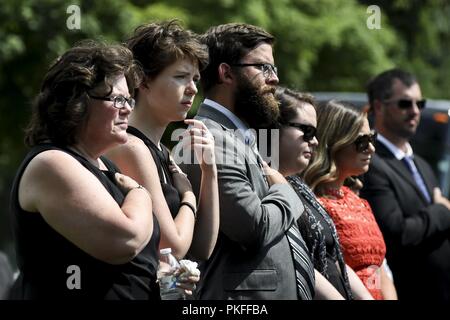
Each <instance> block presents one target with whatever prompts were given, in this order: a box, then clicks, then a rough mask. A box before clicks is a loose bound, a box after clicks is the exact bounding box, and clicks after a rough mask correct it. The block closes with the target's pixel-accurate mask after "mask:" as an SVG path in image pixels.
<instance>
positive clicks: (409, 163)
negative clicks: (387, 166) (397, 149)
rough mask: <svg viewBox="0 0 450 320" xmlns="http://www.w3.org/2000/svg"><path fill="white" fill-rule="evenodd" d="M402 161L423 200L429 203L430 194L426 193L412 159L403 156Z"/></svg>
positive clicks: (423, 183)
mask: <svg viewBox="0 0 450 320" xmlns="http://www.w3.org/2000/svg"><path fill="white" fill-rule="evenodd" d="M402 161H403V163H405V164H406V167H407V168H408V169H409V171H410V172H411V174H412V176H413V178H414V181H416V185H417V187H419V189H420V191H421V192H422V194H423V195H424V197H425V199H427V201H428V203H431V197H430V194H429V193H428V190H427V187H426V186H425V182H424V181H423V178H422V176H421V175H420V173H419V171H418V170H417V167H416V165H415V163H414V161H413V159H412V157H411V156H405V157H404V158H403V159H402Z"/></svg>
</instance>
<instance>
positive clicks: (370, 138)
mask: <svg viewBox="0 0 450 320" xmlns="http://www.w3.org/2000/svg"><path fill="white" fill-rule="evenodd" d="M375 141H377V133H376V132H373V133H371V134H365V135H362V136H359V137H358V138H356V140H355V142H354V144H355V147H356V151H357V152H364V151H366V150H367V149H369V143H371V144H372V145H375Z"/></svg>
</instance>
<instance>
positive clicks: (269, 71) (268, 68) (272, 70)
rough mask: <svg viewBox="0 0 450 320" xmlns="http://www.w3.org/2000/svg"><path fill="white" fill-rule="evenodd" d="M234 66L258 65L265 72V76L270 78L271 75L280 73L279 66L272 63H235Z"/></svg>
mask: <svg viewBox="0 0 450 320" xmlns="http://www.w3.org/2000/svg"><path fill="white" fill-rule="evenodd" d="M231 66H233V67H256V68H257V69H259V70H261V71H262V72H263V76H264V78H266V79H267V78H269V77H270V76H271V75H276V76H277V75H278V68H277V67H276V66H274V65H273V64H270V63H235V64H232V65H231Z"/></svg>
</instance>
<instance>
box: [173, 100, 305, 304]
mask: <svg viewBox="0 0 450 320" xmlns="http://www.w3.org/2000/svg"><path fill="white" fill-rule="evenodd" d="M196 119H199V120H202V121H203V122H204V123H205V125H206V126H207V127H208V129H209V130H210V131H211V133H212V134H213V135H214V139H215V156H216V163H217V169H218V181H219V196H220V233H219V237H218V241H217V245H216V247H215V249H214V252H213V254H212V256H211V258H210V259H209V260H208V261H207V262H205V263H204V264H203V266H202V268H201V269H202V276H201V282H200V284H199V288H198V294H197V297H198V298H200V299H297V291H296V280H295V272H294V265H293V259H292V254H291V251H290V247H289V243H288V240H287V237H286V235H285V233H286V231H287V230H288V229H289V227H290V226H291V225H292V223H294V221H296V220H297V219H298V218H299V216H300V215H301V214H302V213H303V209H304V208H303V204H302V203H301V201H300V199H299V197H298V196H297V195H296V193H295V191H294V190H293V189H292V188H291V187H290V185H289V184H276V185H273V186H271V187H270V188H269V187H268V185H267V183H266V181H265V178H264V176H263V172H262V169H261V167H260V166H259V165H258V162H257V154H256V151H254V150H253V149H252V148H250V147H249V146H248V145H246V144H245V143H244V141H243V139H242V137H237V136H236V135H235V129H236V127H235V126H234V125H233V123H232V122H231V121H230V120H229V119H228V118H227V117H226V116H225V115H223V114H222V113H221V112H218V111H217V110H215V109H213V108H211V107H210V106H208V105H205V104H202V105H201V106H200V108H199V111H198V114H197V116H196ZM177 153H178V154H179V155H180V154H181V151H180V149H179V148H175V152H174V155H175V157H176V154H177ZM192 160H193V159H192ZM181 168H182V169H183V171H184V172H186V173H187V174H188V177H189V179H190V181H191V183H192V186H193V188H194V190H195V192H196V194H197V195H198V191H199V185H200V177H201V173H200V170H199V166H198V165H195V164H194V165H189V164H183V165H181Z"/></svg>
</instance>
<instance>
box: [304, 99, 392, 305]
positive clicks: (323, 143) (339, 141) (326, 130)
mask: <svg viewBox="0 0 450 320" xmlns="http://www.w3.org/2000/svg"><path fill="white" fill-rule="evenodd" d="M317 117H318V127H317V138H318V139H319V147H318V148H317V152H316V154H315V155H314V159H313V160H312V162H311V164H310V166H309V167H308V168H307V169H306V171H305V173H304V179H305V181H306V183H307V184H308V185H310V186H311V188H312V189H313V190H314V192H315V193H316V195H318V196H319V200H320V202H321V203H322V205H323V206H324V207H325V209H326V210H327V212H328V214H329V215H330V216H331V218H332V219H333V221H334V223H335V225H336V229H337V231H338V234H339V239H340V244H341V246H342V249H343V253H344V258H345V262H346V263H347V264H348V265H349V266H350V267H351V268H352V269H353V270H354V271H355V272H356V274H357V275H358V276H359V278H360V279H361V280H362V282H363V283H364V285H365V286H366V288H367V289H368V290H369V292H370V293H371V294H372V296H373V297H374V298H375V299H379V300H381V299H395V298H396V293H395V288H394V285H393V283H392V281H391V280H390V279H389V278H388V277H387V275H386V274H385V270H384V268H382V267H381V266H382V263H383V260H384V258H385V254H386V246H385V243H384V239H383V235H382V234H381V231H380V229H379V227H378V224H377V222H376V221H375V218H374V215H373V213H372V210H371V208H370V206H369V204H368V203H367V201H366V200H363V199H361V198H359V197H358V196H357V195H356V194H355V193H354V192H353V191H352V190H350V188H348V187H346V186H344V183H345V181H346V180H347V179H349V178H351V177H352V176H358V175H361V174H363V173H365V172H366V171H367V170H368V169H369V164H370V159H371V157H372V155H373V154H374V152H375V148H374V146H373V143H374V142H375V133H373V132H371V131H370V127H369V122H368V120H367V115H366V114H365V113H363V112H361V111H360V110H358V109H356V108H354V107H352V106H350V105H344V104H343V103H339V102H336V101H330V102H329V103H327V104H326V105H322V106H319V107H318V109H317Z"/></svg>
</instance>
